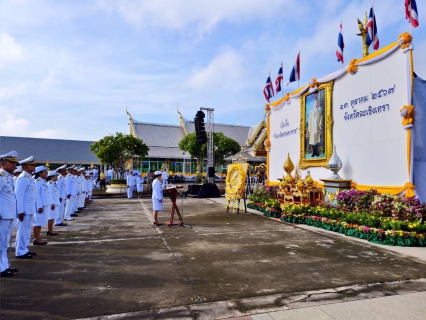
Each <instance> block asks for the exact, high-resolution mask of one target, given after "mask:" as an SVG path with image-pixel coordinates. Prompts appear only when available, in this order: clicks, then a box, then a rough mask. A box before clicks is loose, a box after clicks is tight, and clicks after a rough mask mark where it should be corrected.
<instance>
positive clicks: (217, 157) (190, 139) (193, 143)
mask: <svg viewBox="0 0 426 320" xmlns="http://www.w3.org/2000/svg"><path fill="white" fill-rule="evenodd" d="M179 149H180V150H182V151H184V152H188V153H189V154H190V155H191V157H192V158H194V159H196V160H197V167H198V171H199V168H200V167H201V164H202V161H203V159H204V158H206V157H207V144H206V143H205V144H202V145H200V144H199V143H198V142H197V135H196V134H195V132H192V133H190V134H188V135H187V136H186V137H185V138H183V139H182V140H181V141H180V142H179ZM213 150H214V161H215V164H223V163H224V162H225V158H226V157H229V156H232V155H234V154H236V153H238V152H240V151H241V146H240V145H239V144H238V142H237V141H235V140H234V139H232V138H229V137H227V136H225V135H224V134H223V133H222V132H214V133H213Z"/></svg>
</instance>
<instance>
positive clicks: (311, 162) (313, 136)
mask: <svg viewBox="0 0 426 320" xmlns="http://www.w3.org/2000/svg"><path fill="white" fill-rule="evenodd" d="M332 91H333V81H330V82H327V83H324V84H321V85H319V86H318V88H317V90H316V91H315V92H309V91H308V92H307V93H305V94H303V95H302V97H301V99H300V115H301V117H300V150H303V152H301V153H300V160H299V168H300V169H305V168H308V167H327V163H328V160H329V159H330V157H331V154H332V152H333V150H332V140H333V139H332V125H333V121H332V105H331V101H332Z"/></svg>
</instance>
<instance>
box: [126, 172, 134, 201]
mask: <svg viewBox="0 0 426 320" xmlns="http://www.w3.org/2000/svg"><path fill="white" fill-rule="evenodd" d="M126 182H127V187H128V188H127V198H129V199H131V198H132V197H133V186H134V185H135V176H132V175H130V174H129V175H127V178H126Z"/></svg>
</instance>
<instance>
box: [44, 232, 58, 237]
mask: <svg viewBox="0 0 426 320" xmlns="http://www.w3.org/2000/svg"><path fill="white" fill-rule="evenodd" d="M46 234H47V235H48V236H57V235H58V234H59V233H56V232H50V231H47V232H46Z"/></svg>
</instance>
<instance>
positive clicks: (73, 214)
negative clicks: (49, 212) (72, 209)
mask: <svg viewBox="0 0 426 320" xmlns="http://www.w3.org/2000/svg"><path fill="white" fill-rule="evenodd" d="M77 212H78V211H77ZM70 216H71V217H78V214H77V213H71V214H70Z"/></svg>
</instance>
